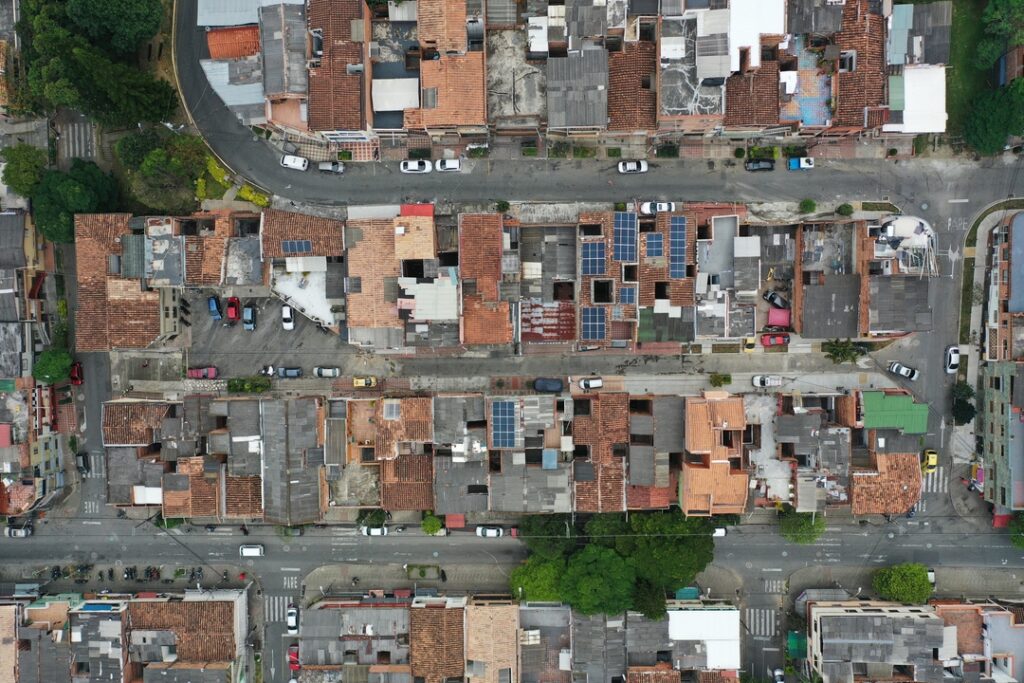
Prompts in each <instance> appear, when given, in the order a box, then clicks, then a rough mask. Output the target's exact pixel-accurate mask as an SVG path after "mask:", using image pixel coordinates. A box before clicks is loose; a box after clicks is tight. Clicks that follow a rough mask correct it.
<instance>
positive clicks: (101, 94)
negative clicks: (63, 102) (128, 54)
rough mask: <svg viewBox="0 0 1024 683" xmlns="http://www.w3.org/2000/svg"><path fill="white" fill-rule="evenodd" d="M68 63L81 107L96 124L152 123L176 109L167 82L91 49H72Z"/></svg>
mask: <svg viewBox="0 0 1024 683" xmlns="http://www.w3.org/2000/svg"><path fill="white" fill-rule="evenodd" d="M71 61H72V63H73V65H74V67H75V69H76V71H75V73H76V78H77V80H76V82H75V86H76V88H77V90H78V97H79V98H80V100H81V102H82V107H83V109H85V111H86V112H87V113H88V114H90V115H91V116H93V117H94V118H96V119H97V120H98V121H99V122H100V123H103V124H106V125H110V126H133V125H135V124H137V123H143V122H147V123H155V122H158V121H164V120H166V119H168V118H170V116H171V115H172V114H174V111H175V110H176V109H177V107H178V96H177V94H176V93H175V92H174V88H172V87H171V86H170V84H169V83H167V82H166V81H161V80H157V79H155V78H154V77H153V76H151V75H149V74H148V73H146V72H144V71H139V70H138V69H136V68H133V67H131V66H128V65H127V64H121V63H120V62H115V61H113V60H111V59H110V58H109V57H108V56H106V55H105V54H103V53H102V52H101V51H100V50H99V49H97V48H95V47H92V46H86V47H80V48H75V49H74V50H72V52H71Z"/></svg>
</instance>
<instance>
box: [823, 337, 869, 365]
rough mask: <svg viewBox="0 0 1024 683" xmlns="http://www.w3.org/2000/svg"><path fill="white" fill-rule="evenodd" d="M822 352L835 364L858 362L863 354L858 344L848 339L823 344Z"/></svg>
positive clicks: (831, 340)
mask: <svg viewBox="0 0 1024 683" xmlns="http://www.w3.org/2000/svg"><path fill="white" fill-rule="evenodd" d="M821 350H822V351H823V352H824V353H825V356H826V357H827V358H828V359H829V360H831V361H832V362H833V363H836V364H838V363H850V362H853V361H855V360H857V358H858V357H860V355H861V354H862V353H863V352H862V351H861V349H860V347H858V346H857V345H856V344H854V343H853V342H852V341H851V340H849V339H846V340H842V339H830V340H828V341H825V342H822V344H821Z"/></svg>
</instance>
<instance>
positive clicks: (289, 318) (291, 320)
mask: <svg viewBox="0 0 1024 683" xmlns="http://www.w3.org/2000/svg"><path fill="white" fill-rule="evenodd" d="M281 327H283V328H284V329H286V330H294V329H295V313H294V312H293V311H292V307H291V306H289V305H288V304H285V305H284V306H282V307H281Z"/></svg>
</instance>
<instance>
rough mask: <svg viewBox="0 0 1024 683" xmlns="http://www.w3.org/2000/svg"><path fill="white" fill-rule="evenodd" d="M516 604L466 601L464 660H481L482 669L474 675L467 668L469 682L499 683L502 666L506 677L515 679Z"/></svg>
mask: <svg viewBox="0 0 1024 683" xmlns="http://www.w3.org/2000/svg"><path fill="white" fill-rule="evenodd" d="M518 632H519V606H518V605H515V604H512V605H469V606H468V607H466V660H467V661H471V662H480V663H481V664H483V665H484V667H485V671H484V673H483V675H481V676H474V675H473V671H472V670H470V669H467V671H466V678H467V679H468V680H469V682H470V683H501V680H502V676H501V672H502V671H503V670H508V671H509V676H508V677H507V678H506V679H505V680H508V681H518V680H519V675H518V668H517V663H518V662H517V655H518V649H519V648H518V646H519V642H518V639H517V638H516V634H517V633H518Z"/></svg>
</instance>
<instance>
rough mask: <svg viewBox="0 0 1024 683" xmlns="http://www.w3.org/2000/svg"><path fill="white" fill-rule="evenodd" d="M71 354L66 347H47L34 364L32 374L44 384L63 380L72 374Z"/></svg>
mask: <svg viewBox="0 0 1024 683" xmlns="http://www.w3.org/2000/svg"><path fill="white" fill-rule="evenodd" d="M72 362H73V360H72V358H71V354H70V353H68V352H67V351H66V350H64V349H47V350H46V351H43V352H42V353H41V354H39V357H38V358H36V362H35V364H34V365H33V366H32V376H33V377H35V378H36V379H37V380H39V381H40V382H42V383H43V384H56V383H57V382H63V381H64V380H66V379H67V378H68V377H69V376H70V375H71V363H72Z"/></svg>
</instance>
